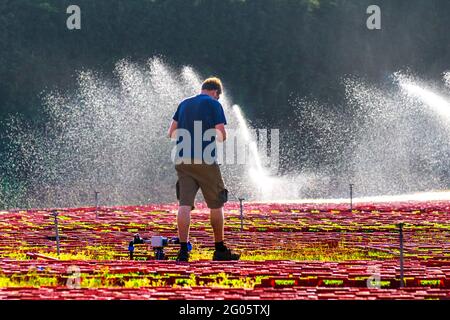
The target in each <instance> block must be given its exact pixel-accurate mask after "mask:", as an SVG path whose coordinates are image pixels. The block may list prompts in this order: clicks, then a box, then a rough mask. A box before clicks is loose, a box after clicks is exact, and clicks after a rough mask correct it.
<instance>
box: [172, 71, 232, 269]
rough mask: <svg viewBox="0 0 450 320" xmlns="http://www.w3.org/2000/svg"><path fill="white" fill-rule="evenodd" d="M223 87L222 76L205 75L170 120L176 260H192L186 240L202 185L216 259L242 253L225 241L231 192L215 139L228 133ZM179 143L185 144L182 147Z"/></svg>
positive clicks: (224, 137) (225, 258)
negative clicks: (173, 143) (174, 141)
mask: <svg viewBox="0 0 450 320" xmlns="http://www.w3.org/2000/svg"><path fill="white" fill-rule="evenodd" d="M222 88H223V87H222V82H221V81H220V79H218V78H208V79H206V80H205V81H204V82H203V84H202V90H201V93H200V94H199V95H196V96H194V97H191V98H187V99H186V100H184V101H182V102H181V103H180V105H179V106H178V109H177V111H176V112H175V114H174V116H173V119H172V123H171V124H170V128H169V137H170V138H176V139H177V148H176V165H175V169H176V171H177V175H178V182H177V198H178V200H179V209H178V216H177V224H178V237H179V239H180V251H179V252H178V257H177V261H185V262H187V261H189V252H188V246H187V244H188V240H189V225H190V215H191V210H192V209H193V208H194V202H195V196H196V194H197V192H198V189H199V188H200V189H201V190H202V193H203V197H204V198H205V201H206V204H207V205H208V208H210V221H211V225H212V228H213V231H214V245H215V251H214V256H213V260H216V261H229V260H239V257H240V255H238V254H235V253H233V252H232V251H231V250H230V249H228V248H227V247H226V246H225V245H224V242H223V240H224V227H223V220H224V218H223V210H222V207H223V204H224V203H225V202H226V201H227V197H228V195H227V194H228V192H227V190H226V189H225V186H224V183H223V180H222V175H221V173H220V168H219V165H218V164H217V162H216V161H215V160H216V154H215V151H216V150H215V149H216V144H215V143H216V142H215V139H216V137H217V140H218V141H219V142H223V141H225V140H226V137H227V134H226V131H225V125H226V124H227V121H226V119H225V114H224V111H223V108H222V105H221V104H220V102H219V101H218V100H219V97H220V95H221V94H222ZM211 130H212V134H211ZM206 136H209V139H208V138H206V139H205V137H206ZM205 140H206V141H205ZM208 140H209V141H208ZM180 146H185V147H181V148H180ZM208 151H209V152H208Z"/></svg>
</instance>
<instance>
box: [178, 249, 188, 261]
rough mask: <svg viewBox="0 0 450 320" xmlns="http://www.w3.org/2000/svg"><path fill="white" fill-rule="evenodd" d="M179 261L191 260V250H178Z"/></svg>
mask: <svg viewBox="0 0 450 320" xmlns="http://www.w3.org/2000/svg"><path fill="white" fill-rule="evenodd" d="M177 262H189V252H188V251H185V250H180V251H178V256H177Z"/></svg>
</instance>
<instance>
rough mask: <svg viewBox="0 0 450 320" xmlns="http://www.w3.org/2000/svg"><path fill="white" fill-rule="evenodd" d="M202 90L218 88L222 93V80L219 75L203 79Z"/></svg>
mask: <svg viewBox="0 0 450 320" xmlns="http://www.w3.org/2000/svg"><path fill="white" fill-rule="evenodd" d="M202 90H217V91H219V94H221V93H222V91H223V85H222V81H220V79H219V78H217V77H210V78H208V79H206V80H205V81H203V83H202Z"/></svg>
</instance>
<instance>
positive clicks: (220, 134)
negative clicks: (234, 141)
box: [216, 123, 227, 142]
mask: <svg viewBox="0 0 450 320" xmlns="http://www.w3.org/2000/svg"><path fill="white" fill-rule="evenodd" d="M216 132H217V141H219V142H224V141H225V140H227V131H226V130H225V124H223V123H219V124H217V125H216Z"/></svg>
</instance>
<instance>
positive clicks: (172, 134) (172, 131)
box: [168, 120, 178, 139]
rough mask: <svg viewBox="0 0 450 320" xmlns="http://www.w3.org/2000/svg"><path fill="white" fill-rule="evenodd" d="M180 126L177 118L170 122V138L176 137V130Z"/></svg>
mask: <svg viewBox="0 0 450 320" xmlns="http://www.w3.org/2000/svg"><path fill="white" fill-rule="evenodd" d="M177 128H178V122H177V121H175V120H172V122H171V124H170V128H169V132H168V135H169V138H170V139H175V130H177Z"/></svg>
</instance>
